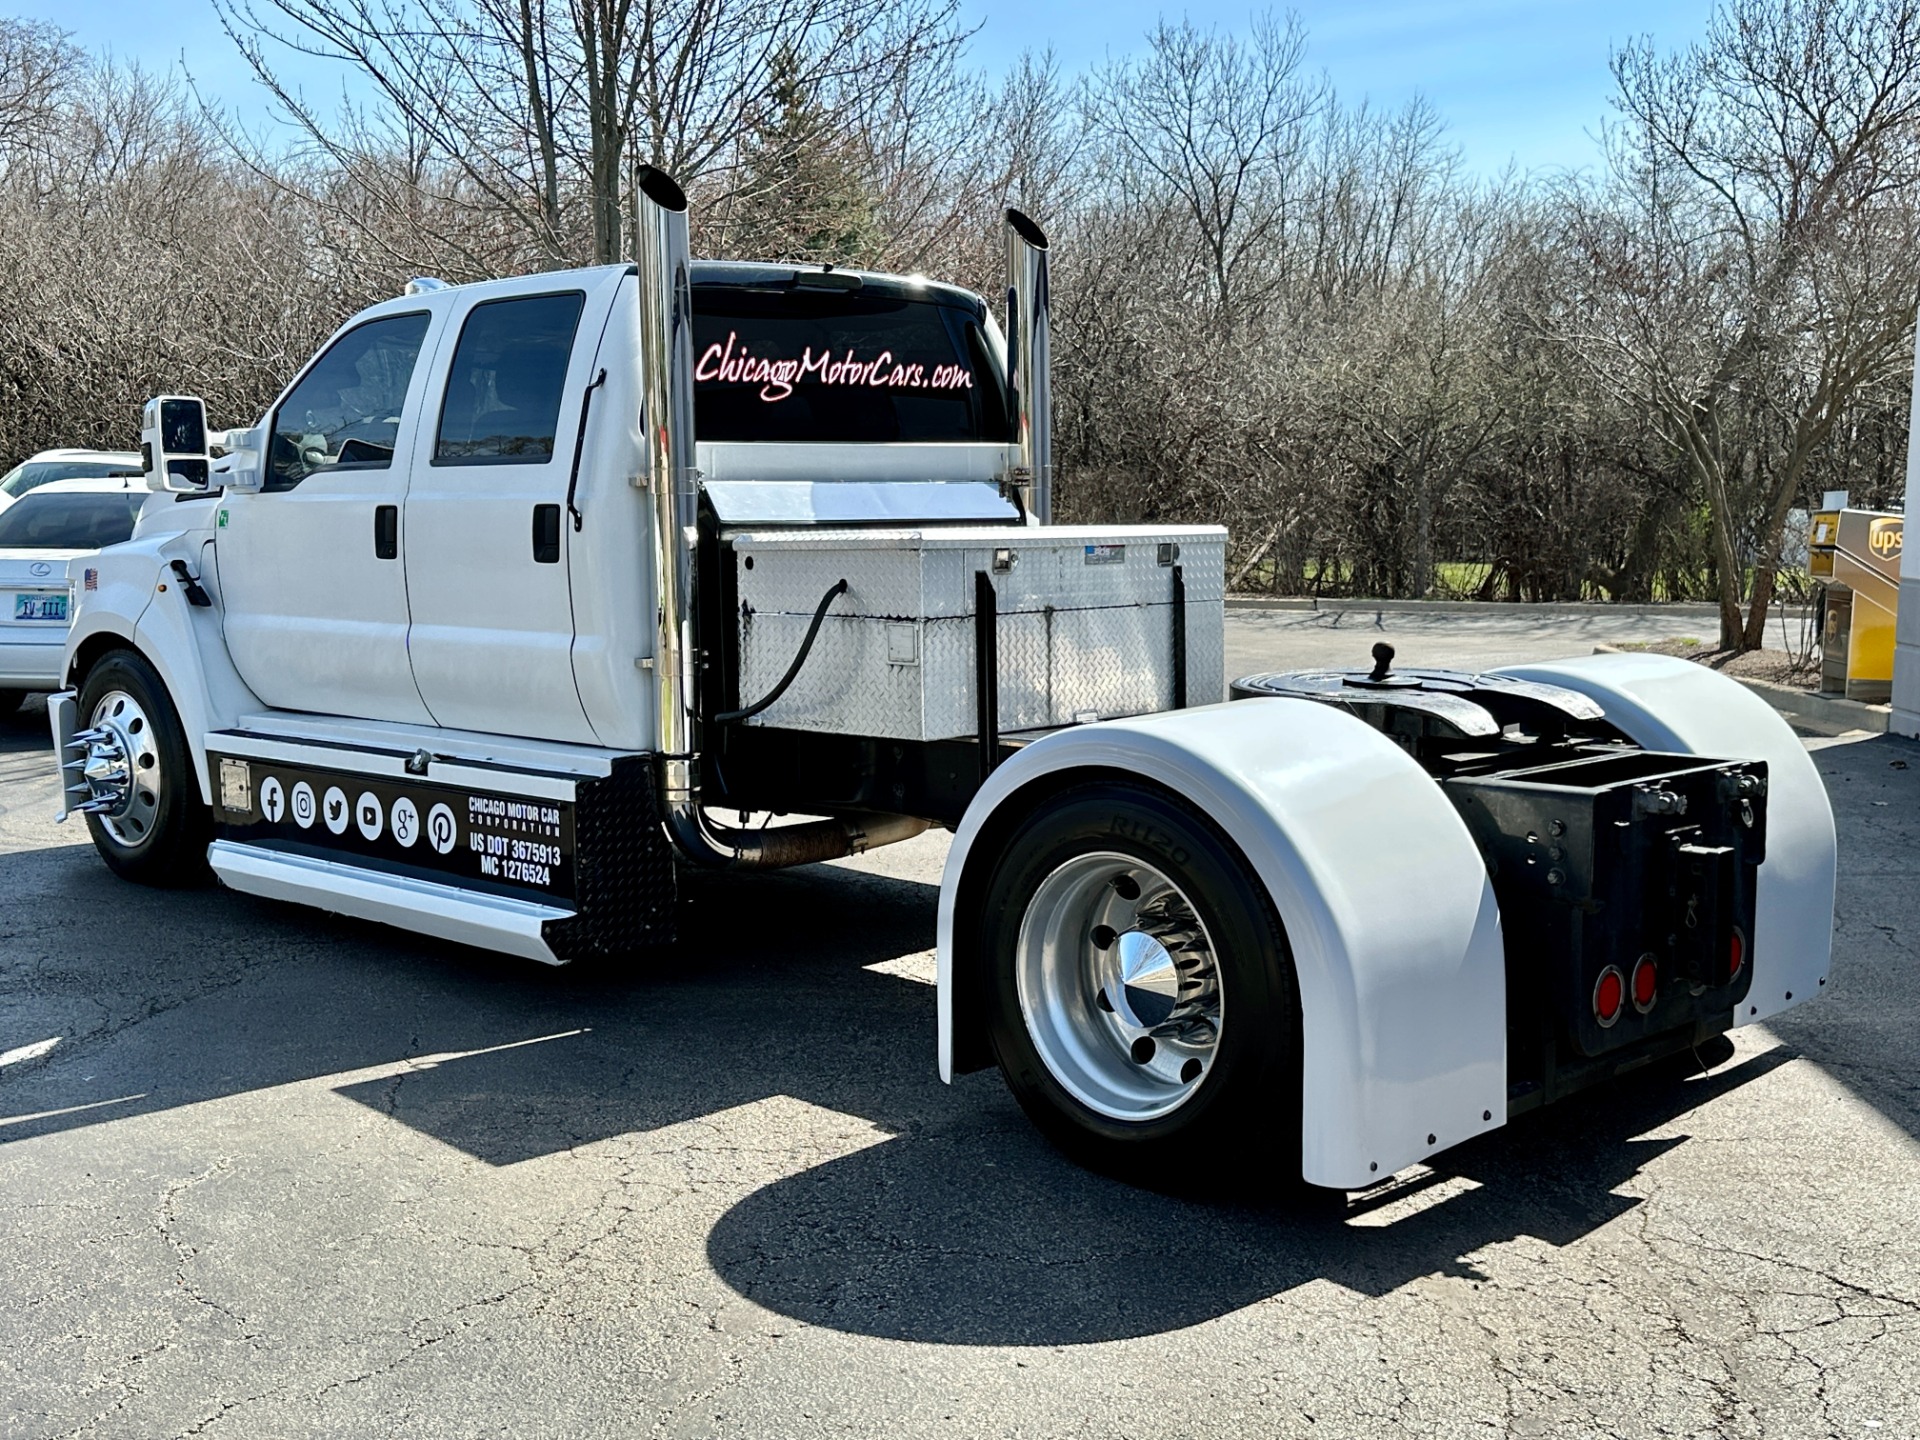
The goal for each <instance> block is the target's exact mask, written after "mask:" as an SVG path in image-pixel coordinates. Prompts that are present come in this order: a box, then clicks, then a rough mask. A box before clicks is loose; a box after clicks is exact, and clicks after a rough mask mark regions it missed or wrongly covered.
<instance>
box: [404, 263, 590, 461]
mask: <svg viewBox="0 0 1920 1440" xmlns="http://www.w3.org/2000/svg"><path fill="white" fill-rule="evenodd" d="M585 302H586V296H585V295H584V294H583V293H582V292H581V291H578V290H572V291H568V292H567V293H565V294H562V295H530V296H527V297H526V298H524V299H517V300H489V301H487V302H485V303H484V304H480V305H476V306H474V307H473V310H472V312H471V313H470V314H469V315H468V316H467V323H466V324H465V325H464V326H462V327H461V330H460V343H459V345H458V347H456V348H455V350H454V352H453V366H452V369H451V370H450V371H449V372H448V375H447V394H446V399H445V400H444V401H443V402H442V404H441V407H440V433H439V435H438V437H437V438H436V440H435V442H434V447H433V463H434V464H436V465H542V464H545V463H546V462H547V461H549V460H551V459H552V458H553V446H554V433H555V431H556V430H558V428H559V424H560V392H561V391H562V390H564V389H565V388H566V383H567V361H568V360H569V358H571V356H572V354H573V337H574V332H575V331H576V330H577V329H579V326H580V309H581V306H582V305H583V304H585Z"/></svg>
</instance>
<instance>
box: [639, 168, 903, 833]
mask: <svg viewBox="0 0 1920 1440" xmlns="http://www.w3.org/2000/svg"><path fill="white" fill-rule="evenodd" d="M636 183H637V186H638V191H639V196H638V201H637V206H636V208H637V210H638V217H637V218H638V221H639V235H638V236H637V237H636V241H637V243H636V251H637V255H636V258H637V261H638V269H639V288H640V324H639V336H638V340H639V343H638V344H637V346H636V347H635V355H634V362H635V363H636V364H637V365H639V367H640V397H641V407H642V414H641V430H642V432H643V433H644V435H645V437H646V447H647V479H648V485H649V488H650V489H651V491H652V493H653V566H654V570H653V573H654V589H655V591H656V596H657V602H658V607H659V611H658V628H657V630H656V632H655V635H654V652H653V684H654V721H655V737H656V744H657V748H658V750H659V757H660V808H661V818H662V819H663V820H664V821H665V823H666V828H667V834H668V836H669V837H670V838H671V839H672V841H673V843H674V846H675V848H676V849H677V850H678V851H679V852H680V854H681V855H682V856H683V857H684V858H686V859H687V860H689V861H691V862H693V863H694V864H696V865H700V866H703V867H705V868H709V869H732V868H738V869H757V870H758V869H775V868H778V867H781V866H787V865H809V864H814V863H816V862H818V861H822V860H837V859H839V858H840V857H841V856H843V855H857V854H860V853H861V852H863V851H865V850H868V849H872V848H874V847H876V846H879V845H890V844H892V843H894V842H895V841H898V840H911V839H912V838H913V837H914V836H916V835H918V834H920V833H921V832H922V831H923V830H925V829H927V822H926V821H924V820H919V819H914V818H912V817H910V816H906V815H859V816H849V817H847V818H845V819H835V820H818V821H813V822H811V823H808V824H803V825H783V826H781V827H779V828H778V829H764V830H729V829H726V828H724V827H720V826H716V825H713V824H712V823H711V822H709V821H708V819H707V816H706V812H705V811H704V810H703V809H702V808H701V799H700V745H701V735H700V729H701V716H700V691H699V686H698V684H697V677H698V674H699V638H698V636H697V635H696V634H695V620H694V616H695V614H696V610H695V606H694V576H695V573H696V572H695V569H694V547H695V545H696V543H697V541H698V535H699V523H700V471H699V468H698V451H697V450H696V448H695V445H696V439H695V435H694V428H693V423H694V422H693V261H692V258H691V254H690V251H689V247H688V240H687V197H686V192H685V191H683V190H682V189H681V188H680V186H679V184H678V183H677V182H676V181H675V180H674V179H673V177H672V176H671V175H668V174H667V173H666V172H665V171H664V170H656V169H654V168H653V167H652V166H651V165H644V166H642V167H641V168H640V172H639V174H638V176H637V177H636Z"/></svg>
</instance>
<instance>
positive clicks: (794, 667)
mask: <svg viewBox="0 0 1920 1440" xmlns="http://www.w3.org/2000/svg"><path fill="white" fill-rule="evenodd" d="M846 593H847V582H846V581H845V580H841V581H839V582H838V583H836V584H835V585H834V587H833V588H832V589H831V590H829V591H827V593H826V594H824V595H822V596H821V597H820V603H819V604H818V605H816V606H814V609H813V623H812V624H811V625H809V626H807V638H806V639H804V640H802V641H801V642H800V653H799V654H798V655H796V656H794V657H793V664H791V665H789V666H788V667H787V673H786V674H784V675H782V676H781V677H780V683H779V684H778V685H776V686H774V687H773V689H771V690H769V691H768V692H767V693H766V695H765V696H764V697H762V698H761V699H760V700H758V701H756V702H755V703H753V704H752V705H749V706H747V707H746V709H744V710H725V711H722V712H721V713H720V714H718V715H716V716H714V717H713V723H714V724H716V725H732V724H735V723H737V722H739V721H741V720H750V719H752V718H753V717H754V716H755V715H758V714H759V713H760V712H761V711H762V710H764V709H766V708H767V707H768V706H769V705H771V704H773V702H774V701H776V700H778V699H779V698H780V697H781V696H782V695H784V694H786V693H787V687H788V686H789V685H791V684H793V682H794V678H795V677H796V676H797V675H799V673H800V667H801V666H802V665H804V664H806V663H807V656H808V655H810V654H812V653H813V641H814V637H815V636H817V635H818V634H819V633H820V624H821V622H822V621H823V620H825V619H826V618H827V607H828V606H829V605H831V604H833V602H834V601H835V600H837V599H839V598H840V596H842V595H844V594H846Z"/></svg>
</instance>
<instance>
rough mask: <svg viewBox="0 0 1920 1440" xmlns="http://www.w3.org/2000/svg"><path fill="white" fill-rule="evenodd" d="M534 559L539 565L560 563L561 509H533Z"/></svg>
mask: <svg viewBox="0 0 1920 1440" xmlns="http://www.w3.org/2000/svg"><path fill="white" fill-rule="evenodd" d="M533 558H534V563H536V564H539V565H558V564H559V563H560V507H559V506H558V505H536V506H534V507H533Z"/></svg>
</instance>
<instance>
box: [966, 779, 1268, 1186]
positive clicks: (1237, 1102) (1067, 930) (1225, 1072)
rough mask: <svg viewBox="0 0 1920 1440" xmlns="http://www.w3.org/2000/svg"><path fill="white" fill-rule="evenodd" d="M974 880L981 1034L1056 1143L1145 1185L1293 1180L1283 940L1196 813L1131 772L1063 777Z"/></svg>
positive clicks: (1258, 896)
mask: <svg viewBox="0 0 1920 1440" xmlns="http://www.w3.org/2000/svg"><path fill="white" fill-rule="evenodd" d="M985 900H986V903H985V906H984V914H985V919H984V920H983V929H984V935H983V939H984V941H985V944H986V947H987V952H988V960H989V963H990V965H991V966H992V988H991V1008H990V1015H989V1038H990V1040H991V1042H992V1045H993V1050H994V1054H995V1058H996V1059H997V1060H998V1061H999V1064H1000V1069H1001V1071H1002V1073H1003V1074H1004V1075H1005V1076H1006V1079H1007V1083H1008V1085H1009V1087H1010V1088H1011V1089H1012V1090H1013V1093H1014V1095H1015V1097H1016V1098H1017V1099H1018V1100H1019V1101H1020V1104H1021V1106H1022V1108H1024V1109H1025V1110H1026V1112H1027V1114H1028V1115H1029V1116H1030V1117H1032V1119H1033V1121H1034V1123H1035V1124H1036V1125H1038V1126H1039V1127H1040V1129H1041V1130H1042V1131H1043V1132H1045V1133H1046V1134H1047V1136H1048V1137H1049V1138H1050V1139H1052V1140H1053V1141H1054V1143H1055V1144H1057V1145H1058V1146H1059V1147H1060V1148H1061V1149H1063V1150H1065V1151H1066V1152H1067V1153H1068V1154H1070V1155H1072V1156H1073V1157H1074V1158H1075V1159H1077V1160H1079V1161H1081V1162H1082V1163H1084V1164H1087V1165H1089V1166H1091V1167H1093V1168H1095V1169H1100V1170H1104V1171H1107V1172H1109V1173H1115V1174H1120V1175H1123V1176H1125V1177H1126V1178H1128V1179H1131V1180H1135V1181H1139V1182H1142V1183H1146V1184H1150V1185H1154V1186H1157V1187H1161V1188H1170V1189H1184V1188H1190V1187H1191V1186H1193V1185H1195V1184H1203V1185H1204V1184H1209V1183H1212V1182H1215V1181H1218V1180H1220V1179H1224V1178H1229V1177H1232V1176H1235V1175H1243V1174H1248V1173H1258V1174H1259V1175H1261V1176H1262V1177H1264V1178H1269V1179H1272V1180H1277V1181H1278V1182H1280V1185H1281V1186H1282V1187H1284V1188H1289V1189H1291V1188H1292V1187H1293V1185H1295V1184H1297V1183H1298V1180H1299V1174H1300V1003H1299V998H1298V990H1297V986H1296V982H1295V978H1294V971H1293V961H1292V956H1291V955H1290V953H1289V952H1288V949H1287V942H1286V936H1285V933H1284V931H1283V930H1282V929H1281V926H1280V921H1279V917H1278V915H1276V914H1275V912H1274V908H1273V903H1272V901H1271V900H1270V899H1269V898H1268V896H1267V894H1266V891H1265V888H1264V887H1263V886H1262V885H1261V884H1260V882H1259V881H1258V879H1257V878H1256V877H1255V876H1254V875H1253V874H1252V872H1251V871H1250V869H1249V868H1248V866H1247V863H1246V860H1245V858H1244V857H1243V856H1242V855H1241V854H1240V852H1239V851H1238V850H1237V849H1236V848H1235V847H1234V846H1233V844H1232V843H1231V842H1230V841H1229V840H1228V839H1227V838H1226V836H1225V835H1223V834H1222V833H1221V832H1220V831H1219V830H1218V829H1216V828H1215V827H1214V825H1213V824H1212V823H1211V822H1210V821H1208V820H1207V819H1206V818H1205V817H1204V816H1202V815H1200V814H1198V813H1197V812H1196V811H1194V810H1192V809H1191V808H1190V807H1188V806H1187V805H1186V804H1184V803H1183V802H1181V801H1180V800H1178V799H1176V798H1175V797H1174V796H1172V795H1170V794H1167V793H1165V792H1163V791H1160V790H1157V789H1154V788H1152V787H1149V786H1145V785H1139V784H1131V783H1125V782H1108V781H1102V782H1093V783H1088V784H1084V785H1080V786H1076V787H1074V788H1072V789H1070V790H1066V791H1063V792H1062V793H1060V794H1058V795H1055V796H1053V797H1051V798H1049V799H1047V800H1045V801H1043V802H1042V803H1041V804H1040V806H1039V807H1038V808H1037V809H1036V810H1035V811H1034V812H1033V813H1032V814H1031V815H1030V816H1028V817H1027V819H1026V820H1025V822H1024V823H1023V824H1022V825H1021V826H1020V828H1019V830H1018V831H1017V832H1016V833H1015V835H1014V836H1013V837H1012V839H1011V841H1010V842H1009V843H1008V845H1007V846H1006V849H1005V851H1004V852H1003V854H1002V856H1001V859H1000V862H999V864H998V865H997V866H996V867H995V870H994V872H993V875H992V877H991V879H990V880H989V882H988V886H987V894H986V897H985Z"/></svg>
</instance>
